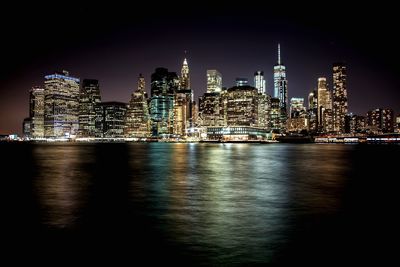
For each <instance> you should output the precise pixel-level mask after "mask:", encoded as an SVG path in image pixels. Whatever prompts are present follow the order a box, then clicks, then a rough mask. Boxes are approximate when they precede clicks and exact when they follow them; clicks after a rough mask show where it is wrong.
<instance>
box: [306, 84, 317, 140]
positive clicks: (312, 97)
mask: <svg viewBox="0 0 400 267" xmlns="http://www.w3.org/2000/svg"><path fill="white" fill-rule="evenodd" d="M307 112H308V121H309V123H308V131H309V132H311V133H316V132H317V131H318V93H317V90H313V91H311V92H310V94H309V95H308V110H307Z"/></svg>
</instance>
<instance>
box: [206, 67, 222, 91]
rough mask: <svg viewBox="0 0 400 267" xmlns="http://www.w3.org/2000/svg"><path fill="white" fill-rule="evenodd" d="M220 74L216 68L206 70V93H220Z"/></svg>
mask: <svg viewBox="0 0 400 267" xmlns="http://www.w3.org/2000/svg"><path fill="white" fill-rule="evenodd" d="M221 90H222V75H221V73H219V72H218V71H217V70H207V93H220V92H221Z"/></svg>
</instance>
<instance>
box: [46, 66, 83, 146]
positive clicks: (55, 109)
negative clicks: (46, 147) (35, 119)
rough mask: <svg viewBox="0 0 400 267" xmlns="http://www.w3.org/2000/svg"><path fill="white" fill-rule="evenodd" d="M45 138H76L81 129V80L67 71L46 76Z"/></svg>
mask: <svg viewBox="0 0 400 267" xmlns="http://www.w3.org/2000/svg"><path fill="white" fill-rule="evenodd" d="M44 107H45V109H44V135H45V137H54V138H60V137H67V138H68V137H74V136H76V134H77V133H78V128H79V122H78V121H79V120H78V114H79V79H78V78H75V77H71V76H69V73H68V72H67V71H63V72H61V73H59V72H57V73H54V74H51V75H46V76H45V82H44Z"/></svg>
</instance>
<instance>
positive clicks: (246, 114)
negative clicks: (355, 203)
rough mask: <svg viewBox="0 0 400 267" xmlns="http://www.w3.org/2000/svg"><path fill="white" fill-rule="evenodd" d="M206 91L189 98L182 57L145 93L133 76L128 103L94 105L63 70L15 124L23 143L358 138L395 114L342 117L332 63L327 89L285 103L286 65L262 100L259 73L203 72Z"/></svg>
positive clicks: (344, 107) (323, 82) (95, 87)
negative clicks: (229, 82)
mask: <svg viewBox="0 0 400 267" xmlns="http://www.w3.org/2000/svg"><path fill="white" fill-rule="evenodd" d="M206 75H207V77H206V78H207V90H206V93H204V94H203V95H202V96H200V97H199V99H198V102H196V101H195V100H194V95H193V90H192V88H191V84H190V70H189V65H188V62H187V59H186V58H185V59H184V61H183V64H182V69H181V73H180V75H178V74H177V73H176V72H170V71H168V69H166V68H157V69H155V72H154V73H153V74H152V75H151V82H150V87H151V94H150V97H149V96H148V95H147V93H146V82H145V79H144V77H143V76H142V75H141V74H140V75H139V77H138V84H137V89H136V90H135V91H134V92H133V93H132V95H131V99H130V101H129V102H128V103H121V102H102V101H101V94H100V84H99V81H98V80H93V79H84V80H82V81H81V80H80V79H78V78H75V77H72V76H70V75H69V73H68V72H67V71H63V72H57V73H54V74H50V75H46V76H45V77H44V78H45V80H44V84H43V86H35V87H33V88H32V89H31V90H30V101H29V105H30V107H29V118H26V119H25V120H24V123H23V132H24V136H25V137H26V138H28V139H62V138H69V139H70V138H72V139H74V138H131V139H133V140H147V139H151V138H154V139H164V138H166V139H181V140H183V139H197V140H201V139H208V140H239V141H240V140H243V141H246V140H263V139H268V138H271V137H272V136H273V135H274V134H278V135H281V134H290V133H296V134H307V135H314V136H315V135H318V136H322V135H338V136H340V135H362V134H380V133H392V132H395V131H397V132H398V131H399V129H400V117H397V118H395V117H394V113H393V110H392V109H387V108H386V109H384V108H377V109H373V110H370V111H368V113H367V114H366V116H360V115H354V114H351V113H349V112H348V98H347V73H346V66H345V65H344V64H343V63H335V64H333V69H332V81H333V83H332V84H333V87H332V89H330V88H329V86H328V82H327V78H326V77H320V78H318V81H317V86H316V88H315V89H313V90H312V91H311V92H310V93H309V95H308V106H307V107H306V103H305V100H304V98H301V97H292V98H291V99H290V101H289V98H288V80H287V76H286V67H285V65H284V64H283V63H282V61H281V50H280V46H279V45H278V61H277V64H276V65H275V66H274V68H273V96H271V95H268V94H267V93H266V92H267V90H266V89H267V88H266V81H265V78H264V72H263V71H261V70H257V71H256V72H255V73H254V84H253V85H254V86H251V85H250V84H249V80H248V79H247V78H237V79H236V81H235V82H236V84H235V86H233V87H230V88H226V87H223V86H222V75H221V73H220V72H219V71H217V70H215V69H214V70H207V73H206Z"/></svg>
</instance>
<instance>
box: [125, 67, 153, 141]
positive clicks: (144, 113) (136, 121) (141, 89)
mask: <svg viewBox="0 0 400 267" xmlns="http://www.w3.org/2000/svg"><path fill="white" fill-rule="evenodd" d="M145 87H146V83H145V80H144V77H143V76H142V74H140V75H139V78H138V85H137V89H136V90H135V92H133V93H132V96H131V101H130V102H129V105H128V107H127V111H126V116H125V129H124V136H125V137H136V138H144V137H148V136H149V134H150V117H149V109H148V106H147V93H146V91H145Z"/></svg>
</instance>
